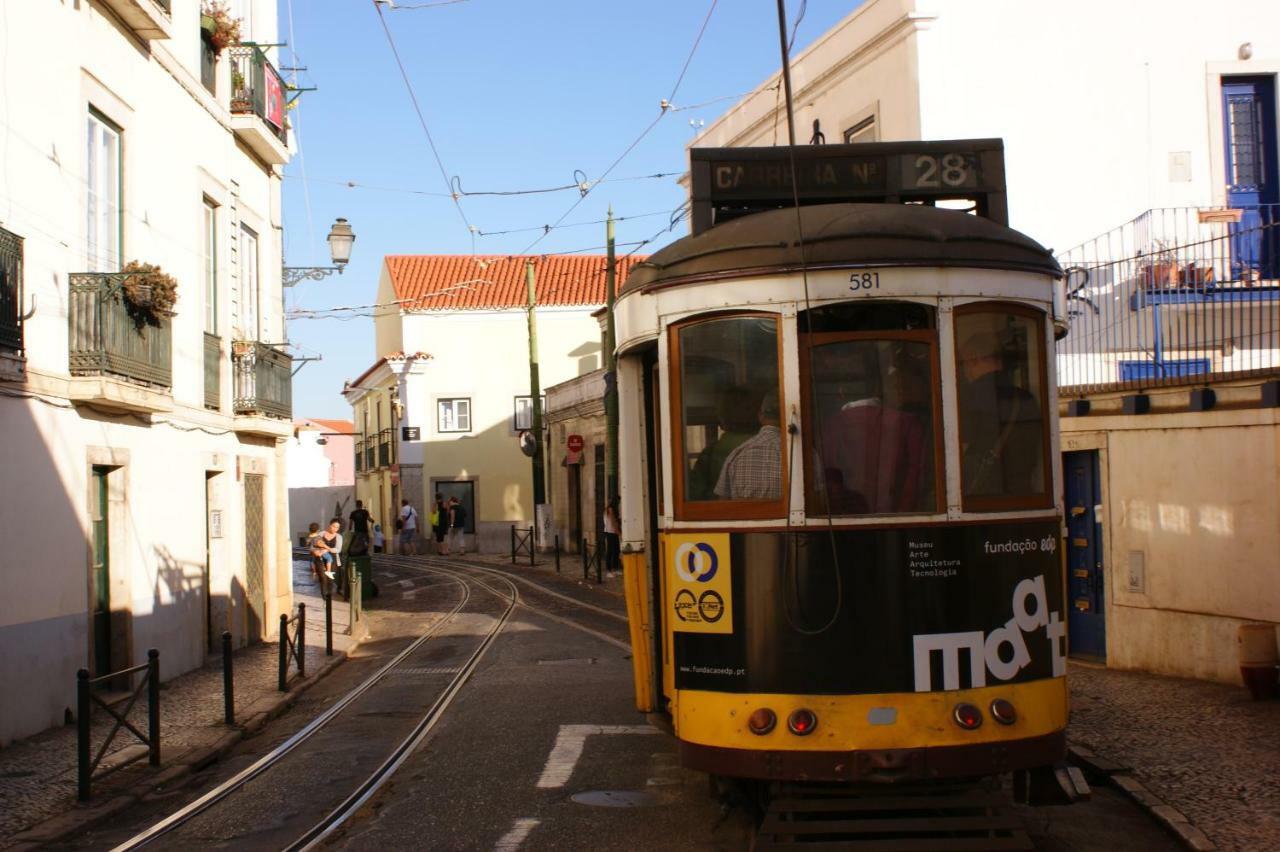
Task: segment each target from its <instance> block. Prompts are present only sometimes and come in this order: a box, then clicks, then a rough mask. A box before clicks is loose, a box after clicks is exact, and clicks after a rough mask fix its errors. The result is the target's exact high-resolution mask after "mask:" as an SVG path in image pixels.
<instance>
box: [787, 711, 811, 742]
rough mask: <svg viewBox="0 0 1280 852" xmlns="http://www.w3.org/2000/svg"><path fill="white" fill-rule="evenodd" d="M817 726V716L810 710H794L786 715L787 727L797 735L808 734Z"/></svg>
mask: <svg viewBox="0 0 1280 852" xmlns="http://www.w3.org/2000/svg"><path fill="white" fill-rule="evenodd" d="M816 727H818V717H817V715H815V714H814V712H813V711H812V710H796V711H795V712H794V713H792V714H791V715H790V716H789V717H787V728H788V729H790V731H791V733H793V734H795V735H796V736H798V737H803V736H808V735H809V734H811V733H813V729H814V728H816Z"/></svg>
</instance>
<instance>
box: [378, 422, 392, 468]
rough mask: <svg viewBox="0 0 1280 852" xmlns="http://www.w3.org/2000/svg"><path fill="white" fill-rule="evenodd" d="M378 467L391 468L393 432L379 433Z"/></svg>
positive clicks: (383, 431) (387, 430)
mask: <svg viewBox="0 0 1280 852" xmlns="http://www.w3.org/2000/svg"><path fill="white" fill-rule="evenodd" d="M378 467H391V430H390V429H383V430H382V431H381V432H379V433H378Z"/></svg>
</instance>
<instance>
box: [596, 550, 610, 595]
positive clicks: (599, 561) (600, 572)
mask: <svg viewBox="0 0 1280 852" xmlns="http://www.w3.org/2000/svg"><path fill="white" fill-rule="evenodd" d="M608 554H609V545H608V543H606V544H605V546H604V553H601V552H600V545H598V544H597V545H596V585H599V584H600V583H603V582H604V561H605V559H607V558H608Z"/></svg>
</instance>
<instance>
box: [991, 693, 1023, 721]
mask: <svg viewBox="0 0 1280 852" xmlns="http://www.w3.org/2000/svg"><path fill="white" fill-rule="evenodd" d="M991 718H992V719H995V720H996V721H997V722H999V723H1000V724H1001V725H1012V724H1013V723H1014V722H1016V721H1018V711H1017V710H1016V709H1014V706H1013V704H1011V703H1010V702H1008V701H1006V700H1004V699H1003V698H997V699H996V700H995V701H992V702H991Z"/></svg>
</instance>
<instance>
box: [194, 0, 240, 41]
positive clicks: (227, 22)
mask: <svg viewBox="0 0 1280 852" xmlns="http://www.w3.org/2000/svg"><path fill="white" fill-rule="evenodd" d="M200 32H201V34H202V35H203V36H204V39H205V41H207V42H209V45H210V46H211V47H213V52H214V54H218V53H221V52H222V51H223V49H224V48H227V47H230V46H231V45H233V44H239V43H240V19H239V18H234V17H232V16H231V10H230V9H228V8H227V6H226V4H225V3H223V2H221V0H207V2H205V3H204V5H202V6H201V7H200Z"/></svg>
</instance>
